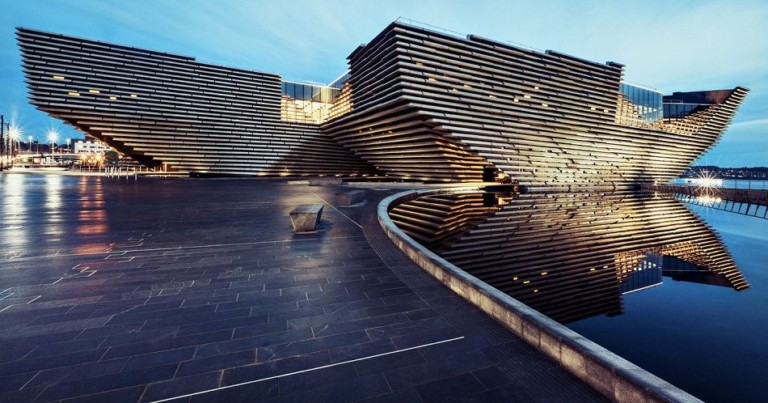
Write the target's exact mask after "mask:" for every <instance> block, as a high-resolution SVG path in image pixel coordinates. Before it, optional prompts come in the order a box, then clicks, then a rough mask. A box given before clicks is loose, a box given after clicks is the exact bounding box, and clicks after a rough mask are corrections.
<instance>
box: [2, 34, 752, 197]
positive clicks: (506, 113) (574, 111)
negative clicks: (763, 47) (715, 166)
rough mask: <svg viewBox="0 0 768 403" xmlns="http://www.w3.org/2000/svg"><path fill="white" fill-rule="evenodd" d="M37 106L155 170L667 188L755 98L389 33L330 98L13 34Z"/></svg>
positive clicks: (186, 64)
mask: <svg viewBox="0 0 768 403" xmlns="http://www.w3.org/2000/svg"><path fill="white" fill-rule="evenodd" d="M17 35H18V41H19V44H20V47H21V50H22V55H23V60H24V61H23V64H24V72H25V74H26V79H27V83H28V86H29V92H30V99H31V100H32V103H33V104H34V105H35V106H37V107H38V108H39V109H41V110H43V111H45V112H47V113H49V114H50V115H53V116H55V117H58V118H59V119H62V120H63V121H65V122H67V123H68V124H70V125H73V126H75V127H77V128H78V129H80V130H81V131H83V132H85V133H88V135H90V136H91V137H93V138H95V139H98V140H100V141H103V142H104V143H106V144H108V145H110V146H111V147H114V148H115V149H117V150H119V151H120V152H121V153H123V154H125V155H127V156H129V157H131V158H132V159H134V160H136V161H138V162H139V163H141V164H144V165H146V166H149V167H157V166H161V165H162V166H165V167H167V169H169V170H176V171H186V172H190V173H191V174H213V175H221V174H227V175H256V176H303V175H343V176H354V175H386V176H388V177H390V178H393V179H405V180H408V179H413V180H425V181H443V182H461V181H477V180H488V179H498V178H510V179H512V180H518V181H520V183H521V184H526V185H533V186H537V185H539V186H542V185H544V186H571V185H587V186H596V185H597V186H603V185H607V186H614V185H616V184H636V183H642V182H654V181H667V180H669V179H671V178H673V177H675V176H676V175H678V174H679V173H681V172H683V171H684V170H685V169H686V168H688V166H689V164H690V163H691V161H693V160H694V159H696V158H697V157H698V156H700V155H701V154H702V153H704V152H705V151H706V150H707V149H709V148H710V147H712V145H713V144H715V142H716V141H717V140H718V139H719V137H720V136H721V134H722V133H723V131H724V130H725V128H726V127H727V125H728V124H729V122H730V120H731V118H732V117H733V115H734V113H735V112H736V109H737V108H738V106H739V105H740V103H741V102H742V100H743V98H744V96H745V95H746V93H747V90H746V89H744V88H741V87H736V88H734V89H730V90H720V91H698V92H689V93H675V94H673V95H672V96H669V97H664V96H663V95H662V94H661V93H659V92H657V91H654V90H651V89H646V88H641V87H638V86H634V85H629V84H627V83H625V82H623V80H622V77H623V73H624V66H623V65H621V64H619V63H614V62H607V63H596V62H592V61H588V60H583V59H580V58H577V57H573V56H570V55H566V54H563V53H559V52H556V51H546V52H537V51H532V50H528V49H524V48H520V47H517V46H512V45H509V44H507V43H504V42H498V41H495V40H491V39H486V38H482V37H479V36H476V35H468V36H466V37H463V36H457V35H453V34H446V33H443V32H436V31H433V30H431V29H427V28H424V27H421V26H416V25H413V24H410V23H405V22H402V21H396V22H393V23H392V24H390V25H389V26H388V27H387V28H385V29H384V31H382V32H381V33H380V34H378V35H377V36H376V37H375V38H373V39H372V40H371V41H370V42H369V43H368V44H367V45H361V46H360V47H358V48H357V49H355V50H354V51H353V52H352V53H351V54H350V55H349V57H348V60H349V66H350V68H349V71H348V72H347V73H345V74H343V75H342V76H341V77H340V78H339V79H337V80H335V81H334V82H333V83H331V84H330V85H319V84H313V83H301V82H291V81H285V80H283V79H282V78H281V77H280V76H278V75H275V74H267V73H259V72H253V71H248V70H242V69H234V68H228V67H221V66H216V65H211V64H206V63H200V62H197V61H195V59H194V58H190V57H184V56H177V55H172V54H168V53H162V52H156V51H149V50H142V49H136V48H131V47H126V46H120V45H113V44H108V43H103V42H96V41H92V40H86V39H79V38H73V37H68V36H63V35H57V34H51V33H45V32H41V31H35V30H30V29H24V28H19V29H18V31H17Z"/></svg>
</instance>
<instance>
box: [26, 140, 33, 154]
mask: <svg viewBox="0 0 768 403" xmlns="http://www.w3.org/2000/svg"><path fill="white" fill-rule="evenodd" d="M27 140H29V153H30V154H32V136H29V137H27Z"/></svg>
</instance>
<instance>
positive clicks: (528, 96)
mask: <svg viewBox="0 0 768 403" xmlns="http://www.w3.org/2000/svg"><path fill="white" fill-rule="evenodd" d="M523 98H525V99H531V96H530V95H528V94H525V95H523Z"/></svg>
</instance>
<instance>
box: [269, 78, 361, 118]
mask: <svg viewBox="0 0 768 403" xmlns="http://www.w3.org/2000/svg"><path fill="white" fill-rule="evenodd" d="M347 78H349V75H348V74H347V75H344V76H342V77H340V78H339V79H337V80H335V81H334V82H333V83H332V84H331V85H320V84H310V83H296V82H290V81H283V85H282V89H283V96H282V98H281V101H280V115H281V119H282V120H284V121H287V122H296V123H318V124H319V123H323V122H325V121H327V120H329V119H332V118H335V117H337V116H341V115H343V114H345V113H347V112H349V111H351V110H352V102H351V89H350V87H349V83H348V82H347V81H346V79H347Z"/></svg>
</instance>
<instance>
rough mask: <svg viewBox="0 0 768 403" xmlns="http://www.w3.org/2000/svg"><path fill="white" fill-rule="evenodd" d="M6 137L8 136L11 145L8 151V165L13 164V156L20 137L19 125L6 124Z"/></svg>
mask: <svg viewBox="0 0 768 403" xmlns="http://www.w3.org/2000/svg"><path fill="white" fill-rule="evenodd" d="M8 137H9V143H10V145H11V150H10V152H9V153H8V155H9V157H10V159H11V162H10V164H9V165H13V157H14V156H15V155H16V152H17V151H18V148H19V138H20V137H21V130H19V127H18V126H16V125H9V126H8ZM13 143H16V144H15V145H16V147H15V149H14V144H13Z"/></svg>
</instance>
